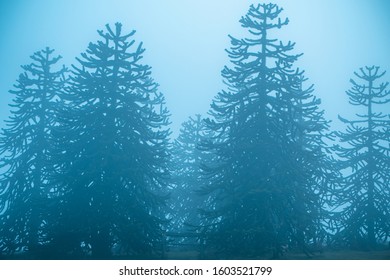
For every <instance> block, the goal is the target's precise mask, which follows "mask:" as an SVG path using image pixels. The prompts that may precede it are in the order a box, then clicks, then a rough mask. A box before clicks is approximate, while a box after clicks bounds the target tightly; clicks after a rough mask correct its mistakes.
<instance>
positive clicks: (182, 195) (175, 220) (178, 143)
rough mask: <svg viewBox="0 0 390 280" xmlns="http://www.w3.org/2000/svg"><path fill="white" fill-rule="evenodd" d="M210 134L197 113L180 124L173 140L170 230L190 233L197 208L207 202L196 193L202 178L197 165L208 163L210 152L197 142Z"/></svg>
mask: <svg viewBox="0 0 390 280" xmlns="http://www.w3.org/2000/svg"><path fill="white" fill-rule="evenodd" d="M211 137H212V136H211V131H209V130H208V129H207V127H206V124H205V122H204V119H203V118H202V117H201V115H199V114H197V115H196V116H195V118H193V117H190V118H189V120H187V121H186V122H184V123H183V124H182V128H181V129H180V134H179V136H178V137H177V139H176V140H175V141H174V142H173V145H172V182H173V190H172V194H171V199H170V201H171V203H170V205H171V211H172V213H171V215H172V222H171V226H170V229H171V231H174V232H179V233H183V232H184V233H185V232H191V231H194V230H195V228H196V226H198V225H199V224H200V213H199V209H201V208H202V207H204V206H206V204H207V201H205V200H204V197H201V196H200V195H199V194H198V191H199V190H200V187H201V186H202V184H203V180H204V178H203V177H202V174H201V172H202V170H201V166H202V165H203V164H206V163H210V162H211V156H212V155H211V154H210V153H206V152H205V151H202V150H201V149H199V145H200V144H201V143H202V142H203V141H207V139H209V138H211ZM191 240H192V242H196V241H195V240H193V238H192V239H191ZM183 241H184V240H183ZM187 241H188V240H187ZM189 242H190V241H189Z"/></svg>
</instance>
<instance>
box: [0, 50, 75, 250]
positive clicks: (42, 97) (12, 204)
mask: <svg viewBox="0 0 390 280" xmlns="http://www.w3.org/2000/svg"><path fill="white" fill-rule="evenodd" d="M53 53H54V50H52V49H50V48H45V49H43V50H41V51H38V52H36V53H34V54H33V55H32V56H31V59H32V61H33V62H32V63H31V64H29V65H25V66H22V68H23V70H24V72H23V73H22V74H21V75H20V76H19V79H18V80H17V84H16V85H15V89H14V90H11V91H10V92H11V93H12V94H14V96H15V97H14V99H13V103H12V104H11V105H10V106H11V107H12V108H13V110H12V111H11V113H12V115H11V116H10V118H9V120H7V121H6V125H7V126H6V128H5V129H3V131H2V134H1V137H0V153H1V155H2V158H1V167H0V168H1V170H2V174H1V179H0V184H1V185H0V194H1V195H0V202H1V204H0V213H1V214H0V252H3V253H10V254H12V253H15V252H23V251H27V252H29V253H36V252H37V249H38V247H39V246H41V245H43V244H44V243H45V242H48V240H47V226H48V222H49V220H50V213H49V212H48V208H47V204H48V201H49V199H50V197H52V196H53V195H54V193H53V191H54V189H53V188H52V187H51V184H50V182H49V179H50V174H51V173H52V172H53V170H52V168H51V164H50V162H51V157H52V154H51V148H52V130H53V127H54V126H55V125H56V110H57V109H56V108H57V100H58V99H59V98H60V97H61V95H62V94H63V88H64V84H65V82H66V78H65V74H66V71H67V70H66V68H65V67H64V66H63V67H62V68H59V69H58V67H57V65H56V64H57V63H58V61H59V60H60V58H61V57H60V56H55V55H54V54H53Z"/></svg>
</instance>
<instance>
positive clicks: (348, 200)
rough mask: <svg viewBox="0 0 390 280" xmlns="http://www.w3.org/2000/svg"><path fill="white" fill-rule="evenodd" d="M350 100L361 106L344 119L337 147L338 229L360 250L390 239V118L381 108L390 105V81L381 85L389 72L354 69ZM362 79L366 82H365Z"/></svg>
mask: <svg viewBox="0 0 390 280" xmlns="http://www.w3.org/2000/svg"><path fill="white" fill-rule="evenodd" d="M354 74H355V76H356V78H357V79H358V81H356V80H355V79H351V84H352V88H351V89H350V90H348V91H347V94H348V96H349V100H350V101H349V102H350V104H352V105H355V106H360V107H361V108H362V110H363V113H362V114H357V115H356V116H357V118H356V119H355V120H347V119H345V118H343V117H340V116H339V119H340V120H341V121H342V122H343V123H345V124H346V125H347V128H346V130H345V131H343V132H341V131H340V132H338V136H339V139H340V141H341V143H343V144H342V145H341V146H339V145H338V146H336V152H337V154H338V156H339V157H340V163H339V165H340V167H341V169H342V171H343V174H344V177H343V178H342V182H341V184H340V187H339V188H338V189H337V193H336V194H337V200H336V206H338V207H339V210H340V211H339V212H338V213H337V212H336V214H335V218H336V221H337V222H336V224H335V225H334V227H335V229H338V230H339V231H340V232H339V234H338V235H337V236H338V237H339V238H340V239H341V242H342V243H343V244H347V245H349V246H353V247H355V248H359V249H367V248H371V249H373V248H375V247H376V244H377V243H378V242H384V241H386V240H388V239H389V237H390V203H389V202H390V185H389V179H390V169H389V168H390V146H389V140H390V134H389V127H390V120H389V115H388V114H387V115H386V114H384V113H381V112H379V111H378V110H379V107H380V106H379V105H384V104H387V103H389V101H390V99H389V96H390V92H389V91H388V90H386V88H387V86H388V83H379V81H380V79H381V78H382V77H383V76H384V75H385V72H384V71H383V72H381V71H380V69H379V67H376V66H372V67H364V68H360V69H359V71H358V72H355V73H354ZM359 81H360V82H359Z"/></svg>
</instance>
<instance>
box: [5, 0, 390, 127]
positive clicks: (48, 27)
mask: <svg viewBox="0 0 390 280" xmlns="http://www.w3.org/2000/svg"><path fill="white" fill-rule="evenodd" d="M252 3H259V1H244V0H196V1H194V0H164V1H163V0H137V1H135V0H127V1H125V0H110V1H108V0H107V1H96V0H95V1H93V0H84V1H83V0H57V1H53V0H34V1H29V0H24V1H23V0H13V1H11V0H9V1H0V36H1V45H0V62H1V63H0V77H1V78H0V94H1V97H0V100H1V103H0V104H1V105H0V119H1V120H0V126H3V121H2V120H4V119H6V118H7V117H8V116H9V107H8V105H7V104H8V103H9V102H10V100H11V94H10V93H8V90H10V89H12V85H13V84H14V83H15V81H16V79H17V77H18V75H19V74H20V73H21V68H20V65H22V64H28V63H30V62H31V60H30V58H29V56H30V55H31V54H33V53H34V52H35V51H37V50H41V49H43V48H44V47H46V46H49V47H51V48H54V49H55V50H56V53H57V54H61V55H62V56H63V60H62V63H64V64H66V65H70V64H72V63H74V62H75V59H74V58H75V57H76V56H79V54H80V53H81V52H84V51H85V49H86V48H87V46H88V43H89V42H90V41H96V40H97V39H99V36H98V34H97V32H96V30H98V29H103V28H104V25H105V24H106V23H110V24H114V23H115V22H118V21H119V22H122V23H123V29H124V31H126V32H130V31H131V30H133V29H135V30H136V31H137V33H136V36H135V38H136V40H137V41H138V42H141V41H143V42H144V47H145V48H146V52H145V54H144V63H147V64H149V65H150V66H152V74H153V78H154V79H155V80H156V82H158V83H159V84H160V91H162V92H163V93H164V94H165V96H166V100H167V106H168V108H169V110H170V112H171V115H172V116H171V120H172V122H173V124H172V128H173V130H174V131H176V132H177V130H178V128H179V126H180V124H181V123H182V122H183V121H185V120H186V119H187V117H188V116H190V115H193V114H196V113H202V114H205V113H206V112H207V111H208V109H209V104H210V102H211V100H212V98H213V97H214V96H215V95H216V94H217V93H218V92H219V91H220V90H221V89H222V88H223V83H222V80H221V75H220V72H221V70H222V68H223V66H224V65H225V64H227V63H228V61H229V60H228V57H227V54H226V52H225V51H224V49H225V48H228V47H229V46H230V42H229V39H228V36H227V35H228V34H231V35H233V36H235V37H242V36H246V33H245V31H244V30H243V28H242V27H241V26H240V23H239V22H238V21H239V19H240V18H241V16H243V15H245V13H246V12H247V10H248V8H249V5H250V4H252ZM267 3H268V1H267ZM273 3H276V4H278V5H280V6H281V7H283V8H284V12H283V13H282V17H288V18H289V19H290V24H289V25H288V26H287V27H286V28H284V29H283V30H280V33H279V34H280V36H279V38H280V39H281V40H283V41H288V40H291V41H293V42H296V52H297V53H301V52H303V53H304V55H303V57H301V59H300V61H299V66H300V67H302V68H303V69H304V70H305V71H306V76H307V77H308V78H309V81H308V82H309V83H313V84H314V85H315V94H316V95H317V96H318V97H320V98H321V99H322V102H323V104H322V108H323V109H325V111H326V116H327V118H329V119H335V118H336V117H337V114H339V113H341V114H342V115H344V116H346V115H347V116H348V115H350V114H351V113H352V112H353V108H351V106H350V105H349V104H348V99H347V97H346V94H345V90H347V89H349V88H350V84H349V79H350V78H351V77H352V75H353V72H354V71H355V70H357V69H358V68H359V67H362V66H365V65H373V64H375V65H379V66H381V67H382V68H383V69H384V70H388V71H389V73H388V74H387V75H386V76H385V79H386V80H390V17H389V14H390V1H386V0H317V1H315V0H314V1H313V0H310V1H309V0H306V1H305V0H278V1H276V0H275V1H273ZM388 107H390V106H388ZM387 112H389V110H388V111H387ZM335 125H337V121H336V122H335Z"/></svg>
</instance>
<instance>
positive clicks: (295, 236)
mask: <svg viewBox="0 0 390 280" xmlns="http://www.w3.org/2000/svg"><path fill="white" fill-rule="evenodd" d="M281 11H282V9H281V8H279V7H278V6H277V5H274V4H259V5H257V6H254V5H251V6H250V9H249V11H248V13H247V15H246V16H244V17H242V19H241V20H240V22H241V24H242V26H243V27H244V28H247V29H248V30H249V33H250V34H251V35H252V38H246V39H236V38H233V37H230V38H231V44H232V47H231V48H230V50H228V54H229V57H230V58H231V63H232V64H233V67H225V68H224V69H223V71H222V76H223V78H224V81H225V84H227V86H228V89H227V90H226V91H222V92H220V93H219V94H218V95H217V97H216V98H215V99H214V101H213V103H212V105H211V114H212V116H213V118H212V119H209V120H208V122H207V123H208V127H209V129H211V130H213V131H214V133H215V135H216V137H215V139H214V141H209V142H208V143H205V144H204V145H203V148H204V149H206V150H208V151H209V152H213V153H214V154H215V156H216V157H217V158H218V159H219V161H220V163H219V165H218V166H211V167H210V166H205V167H204V168H203V169H204V172H205V174H206V176H208V181H209V184H208V185H206V186H205V187H204V188H203V193H204V194H208V195H213V196H214V199H213V206H212V207H210V208H209V209H208V210H207V211H205V212H204V215H205V219H204V220H203V223H202V230H201V231H202V234H204V236H205V238H206V247H208V248H214V250H216V252H217V253H219V254H221V255H223V256H224V257H234V258H237V257H240V258H247V257H253V256H258V255H266V256H267V255H269V254H272V255H273V256H274V257H278V256H279V255H280V253H281V252H282V247H283V246H284V245H287V244H288V245H289V246H291V247H294V248H298V249H300V250H303V251H305V252H307V253H308V249H307V245H309V244H310V243H314V242H318V239H319V238H320V236H321V235H322V234H323V229H322V223H321V219H322V218H323V209H322V200H321V199H322V198H321V195H322V194H325V193H326V190H325V186H326V184H325V181H326V180H327V179H326V176H324V174H327V173H328V159H327V154H326V151H327V150H326V145H325V144H324V142H323V139H324V136H325V134H326V133H327V132H326V131H327V128H328V125H327V122H326V121H325V120H324V118H323V112H322V111H319V109H318V105H319V104H320V100H318V99H316V98H315V97H313V95H312V91H313V89H312V87H309V88H307V89H304V88H303V82H304V80H305V78H304V77H303V72H302V71H299V70H298V69H294V68H293V64H294V62H295V61H296V60H297V59H298V57H299V56H300V55H293V54H290V52H291V51H292V50H293V48H294V44H293V43H291V42H289V43H287V44H283V43H282V42H277V40H276V39H272V37H271V34H274V33H275V31H276V29H280V28H282V27H283V26H285V25H287V24H288V20H287V19H286V20H281V18H280V17H279V14H280V13H281Z"/></svg>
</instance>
